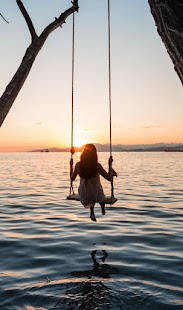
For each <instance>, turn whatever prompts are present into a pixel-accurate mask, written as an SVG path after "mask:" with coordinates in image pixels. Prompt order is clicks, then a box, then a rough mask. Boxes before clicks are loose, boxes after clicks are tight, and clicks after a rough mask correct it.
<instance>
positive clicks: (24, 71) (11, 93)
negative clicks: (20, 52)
mask: <svg viewBox="0 0 183 310" xmlns="http://www.w3.org/2000/svg"><path fill="white" fill-rule="evenodd" d="M16 2H17V5H18V7H19V9H20V11H21V13H22V15H23V16H24V18H25V21H26V23H27V26H28V28H29V31H30V34H31V38H32V42H31V44H30V46H29V47H28V48H27V50H26V52H25V55H24V57H23V59H22V62H21V64H20V66H19V68H18V70H17V72H16V73H15V75H14V76H13V78H12V79H11V81H10V83H9V84H8V85H7V87H6V89H5V91H4V93H3V94H2V96H1V98H0V126H1V125H2V124H3V122H4V119H5V118H6V116H7V114H8V112H9V110H10V109H11V107H12V104H13V103H14V101H15V99H16V97H17V95H18V93H19V92H20V90H21V88H22V86H23V84H24V82H25V80H26V78H27V76H28V74H29V72H30V70H31V68H32V65H33V63H34V61H35V59H36V56H37V55H38V53H39V51H40V50H41V48H42V47H43V45H44V43H45V41H46V39H47V38H48V36H49V35H50V34H51V32H53V31H54V30H55V29H57V28H58V27H60V26H61V25H62V24H63V23H65V20H66V18H67V17H68V16H69V15H71V14H73V13H74V12H76V11H78V8H79V7H78V0H74V1H72V6H71V7H70V8H69V9H68V10H66V11H65V12H63V13H62V14H61V15H60V16H59V17H58V18H55V20H54V22H52V23H51V24H49V25H48V26H47V27H46V28H45V29H44V30H43V32H42V33H41V35H40V36H38V35H37V34H36V31H35V29H34V26H33V24H32V21H31V19H30V16H29V15H28V13H27V11H26V9H25V7H24V5H23V3H22V1H20V0H17V1H16Z"/></svg>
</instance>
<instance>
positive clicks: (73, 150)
mask: <svg viewBox="0 0 183 310" xmlns="http://www.w3.org/2000/svg"><path fill="white" fill-rule="evenodd" d="M74 55H75V13H73V22H72V98H71V100H72V103H71V149H70V153H71V159H70V162H71V165H72V169H73V155H74V153H75V149H74V68H75V57H74ZM71 194H73V195H74V187H73V182H72V180H71V179H70V195H71Z"/></svg>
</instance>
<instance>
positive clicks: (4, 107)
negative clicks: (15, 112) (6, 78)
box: [0, 38, 44, 125]
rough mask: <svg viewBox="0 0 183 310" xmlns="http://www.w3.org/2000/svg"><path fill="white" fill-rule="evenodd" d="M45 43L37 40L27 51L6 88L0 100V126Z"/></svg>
mask: <svg viewBox="0 0 183 310" xmlns="http://www.w3.org/2000/svg"><path fill="white" fill-rule="evenodd" d="M43 44H44V41H43V40H42V42H41V40H40V38H37V39H36V40H35V41H34V42H33V43H31V45H30V46H29V47H28V49H27V50H26V53H25V55H24V57H23V59H22V62H21V64H20V66H19V68H18V70H17V72H16V73H15V75H14V76H13V78H12V80H11V81H10V83H9V84H8V86H7V87H6V89H5V91H4V93H3V95H2V97H1V98H0V111H1V113H0V125H1V124H2V123H3V121H4V119H5V117H6V115H7V114H8V112H9V110H10V108H11V106H12V104H13V102H14V101H15V99H16V97H17V95H18V93H19V91H20V90H21V88H22V86H23V84H24V82H25V80H26V78H27V76H28V74H29V72H30V70H31V67H32V65H33V63H34V60H35V58H36V56H37V54H38V53H39V51H40V49H41V47H42V46H43Z"/></svg>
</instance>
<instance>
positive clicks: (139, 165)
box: [0, 152, 183, 310]
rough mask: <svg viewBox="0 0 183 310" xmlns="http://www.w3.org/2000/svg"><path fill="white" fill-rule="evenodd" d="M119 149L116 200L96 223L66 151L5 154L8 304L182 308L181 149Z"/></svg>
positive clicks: (2, 290)
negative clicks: (73, 197) (80, 197)
mask: <svg viewBox="0 0 183 310" xmlns="http://www.w3.org/2000/svg"><path fill="white" fill-rule="evenodd" d="M77 156H78V155H77V154H76V156H75V162H76V161H77V159H78V158H77ZM108 156H109V155H108V154H107V153H99V161H100V163H101V164H102V165H103V166H104V168H107V166H108V164H107V161H108ZM113 157H114V162H113V167H114V169H115V170H116V171H117V172H118V178H117V179H115V180H114V187H115V196H116V197H117V198H118V201H117V202H116V203H115V205H113V206H107V207H106V215H105V216H103V215H102V214H101V209H100V206H99V205H96V207H95V213H96V218H97V222H92V221H91V220H90V218H89V210H87V209H84V207H83V206H82V205H81V204H80V203H79V202H74V201H68V200H66V196H67V195H68V193H69V186H70V182H69V159H70V155H69V153H0V169H1V178H0V309H1V310H35V309H36V310H38V309H39V310H48V309H49V310H51V309H52V310H53V309H56V310H57V309H61V310H65V309H69V310H70V309H73V310H74V309H81V310H83V309H91V310H92V309H93V310H94V309H95V310H96V309H112V310H118V309H124V310H143V309H149V310H159V309H161V310H167V309H168V310H173V309H176V310H177V309H183V175H182V174H183V173H182V172H183V153H178V152H177V153H171V152H169V153H167V152H158V153H148V152H147V153H146V152H144V153H132V152H126V153H114V154H113ZM102 184H103V186H104V189H105V192H106V194H107V195H110V184H109V182H107V181H105V180H102ZM77 186H78V181H76V182H75V191H76V192H77Z"/></svg>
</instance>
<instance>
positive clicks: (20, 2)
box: [16, 0, 37, 41]
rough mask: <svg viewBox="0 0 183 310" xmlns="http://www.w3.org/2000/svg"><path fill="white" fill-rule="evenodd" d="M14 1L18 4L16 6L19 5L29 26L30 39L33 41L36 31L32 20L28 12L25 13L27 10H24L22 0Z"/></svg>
mask: <svg viewBox="0 0 183 310" xmlns="http://www.w3.org/2000/svg"><path fill="white" fill-rule="evenodd" d="M16 2H17V5H18V7H19V9H20V11H21V13H22V15H23V17H24V18H25V21H26V23H27V26H28V28H29V31H30V33H31V37H32V41H33V40H34V39H35V38H36V37H37V34H36V31H35V28H34V25H33V23H32V20H31V18H30V16H29V14H28V13H27V11H26V9H25V7H24V5H23V3H22V1H21V0H16Z"/></svg>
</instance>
